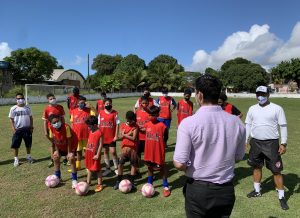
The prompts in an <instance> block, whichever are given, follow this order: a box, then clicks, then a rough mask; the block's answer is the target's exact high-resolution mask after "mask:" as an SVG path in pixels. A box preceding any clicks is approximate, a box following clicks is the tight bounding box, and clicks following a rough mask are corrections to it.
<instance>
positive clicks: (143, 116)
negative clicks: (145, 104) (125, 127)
mask: <svg viewBox="0 0 300 218" xmlns="http://www.w3.org/2000/svg"><path fill="white" fill-rule="evenodd" d="M148 121H150V116H149V114H148V113H147V112H146V111H144V110H141V109H138V110H137V112H136V124H137V125H138V126H139V128H140V129H141V128H144V125H145V123H147V122H148ZM145 139H146V133H145V131H141V130H140V131H139V140H140V141H145Z"/></svg>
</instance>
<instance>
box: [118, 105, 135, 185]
mask: <svg viewBox="0 0 300 218" xmlns="http://www.w3.org/2000/svg"><path fill="white" fill-rule="evenodd" d="M120 138H121V139H122V144H121V149H122V151H121V152H122V153H121V155H120V158H119V165H118V177H117V182H116V184H115V186H114V189H115V190H116V189H119V183H120V182H121V181H122V179H123V168H124V164H125V162H126V161H130V164H131V171H130V176H129V180H130V182H131V184H132V187H134V176H135V174H136V169H137V166H138V157H137V142H138V126H137V125H136V116H135V114H134V112H133V111H127V113H126V123H123V124H122V125H121V128H120Z"/></svg>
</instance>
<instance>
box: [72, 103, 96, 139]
mask: <svg viewBox="0 0 300 218" xmlns="http://www.w3.org/2000/svg"><path fill="white" fill-rule="evenodd" d="M90 114H91V109H90V108H87V107H86V108H84V109H82V110H81V109H79V108H76V109H74V110H72V112H71V122H72V129H73V130H74V132H75V133H76V135H77V138H78V140H87V139H88V137H89V130H88V126H87V125H86V123H85V121H86V120H87V118H88V117H89V116H90Z"/></svg>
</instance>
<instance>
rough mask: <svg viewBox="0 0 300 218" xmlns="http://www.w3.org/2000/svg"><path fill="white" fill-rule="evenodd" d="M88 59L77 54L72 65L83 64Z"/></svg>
mask: <svg viewBox="0 0 300 218" xmlns="http://www.w3.org/2000/svg"><path fill="white" fill-rule="evenodd" d="M86 61H87V59H86V58H83V57H80V56H79V55H76V57H75V60H74V61H73V62H72V63H71V65H77V66H78V65H81V64H83V63H85V62H86Z"/></svg>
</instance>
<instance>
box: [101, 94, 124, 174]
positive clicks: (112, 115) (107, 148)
mask: <svg viewBox="0 0 300 218" xmlns="http://www.w3.org/2000/svg"><path fill="white" fill-rule="evenodd" d="M98 122H99V127H100V130H101V131H102V133H103V136H104V137H103V148H104V162H105V165H106V170H105V171H104V173H103V176H107V175H108V174H109V173H110V172H111V170H110V162H109V152H110V153H111V154H112V156H113V163H114V167H115V170H114V171H115V173H116V174H118V159H117V152H116V140H117V139H118V134H119V125H120V120H119V118H118V112H117V111H115V110H113V109H112V99H111V98H106V99H104V110H102V111H100V113H99V117H98Z"/></svg>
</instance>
